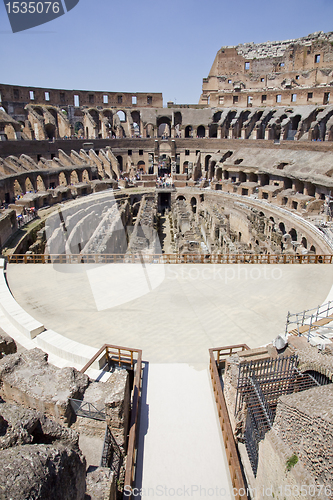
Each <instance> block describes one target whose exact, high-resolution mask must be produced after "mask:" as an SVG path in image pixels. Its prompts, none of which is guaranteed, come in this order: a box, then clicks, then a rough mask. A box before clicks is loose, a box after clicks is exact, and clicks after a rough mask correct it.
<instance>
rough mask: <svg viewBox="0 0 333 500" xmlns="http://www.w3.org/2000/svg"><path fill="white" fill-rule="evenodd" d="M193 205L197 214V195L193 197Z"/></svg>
mask: <svg viewBox="0 0 333 500" xmlns="http://www.w3.org/2000/svg"><path fill="white" fill-rule="evenodd" d="M191 207H192V212H193V213H194V214H196V213H197V199H196V197H195V196H193V197H192V198H191Z"/></svg>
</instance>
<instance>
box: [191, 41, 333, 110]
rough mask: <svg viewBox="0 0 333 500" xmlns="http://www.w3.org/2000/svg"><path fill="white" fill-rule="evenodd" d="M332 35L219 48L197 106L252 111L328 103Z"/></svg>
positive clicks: (331, 79) (332, 78)
mask: <svg viewBox="0 0 333 500" xmlns="http://www.w3.org/2000/svg"><path fill="white" fill-rule="evenodd" d="M332 85H333V32H329V33H323V32H322V31H320V32H317V33H313V34H311V35H308V36H306V37H302V38H296V39H291V40H284V41H279V42H270V41H269V42H266V43H246V44H240V45H237V46H226V47H222V48H221V49H220V50H219V51H218V53H217V55H216V57H215V60H214V63H213V65H212V68H211V70H210V73H209V75H208V78H204V79H203V85H202V95H201V97H200V101H199V104H204V105H208V106H211V107H225V106H237V107H251V106H252V105H253V106H267V105H268V106H272V105H285V106H286V105H288V103H293V105H297V104H302V105H304V104H310V103H311V104H317V105H321V104H328V103H329V101H330V93H331V91H332V89H333V87H332Z"/></svg>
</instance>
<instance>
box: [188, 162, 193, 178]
mask: <svg viewBox="0 0 333 500" xmlns="http://www.w3.org/2000/svg"><path fill="white" fill-rule="evenodd" d="M192 174H193V162H192V161H189V162H188V167H187V176H188V178H189V179H191V178H192Z"/></svg>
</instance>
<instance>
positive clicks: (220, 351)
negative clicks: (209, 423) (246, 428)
mask: <svg viewBox="0 0 333 500" xmlns="http://www.w3.org/2000/svg"><path fill="white" fill-rule="evenodd" d="M247 349H248V346H247V345H246V344H238V345H233V346H226V347H219V348H216V349H209V357H210V363H209V372H210V377H211V382H212V386H213V392H214V397H215V402H216V407H217V413H218V419H219V422H220V427H221V431H222V437H223V442H224V446H225V451H226V455H227V462H228V465H229V473H230V477H231V483H232V486H233V488H234V491H236V492H237V493H236V496H235V499H236V500H247V499H248V496H247V494H246V491H247V487H246V481H245V478H244V476H243V472H242V466H241V461H240V458H239V455H238V450H237V446H236V442H235V438H234V434H233V432H232V427H231V423H230V418H229V414H228V409H227V405H226V402H225V399H224V395H223V391H222V386H221V381H220V376H219V368H220V367H221V365H224V364H225V359H226V357H227V356H230V355H232V354H235V353H237V352H240V351H244V350H247ZM217 360H218V361H217ZM241 492H244V494H241Z"/></svg>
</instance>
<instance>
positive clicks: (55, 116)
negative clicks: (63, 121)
mask: <svg viewBox="0 0 333 500" xmlns="http://www.w3.org/2000/svg"><path fill="white" fill-rule="evenodd" d="M46 109H47V110H48V112H49V113H50V115H52V116H53V118H54V123H55V124H56V125H58V113H57V110H56V109H54V108H46Z"/></svg>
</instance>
